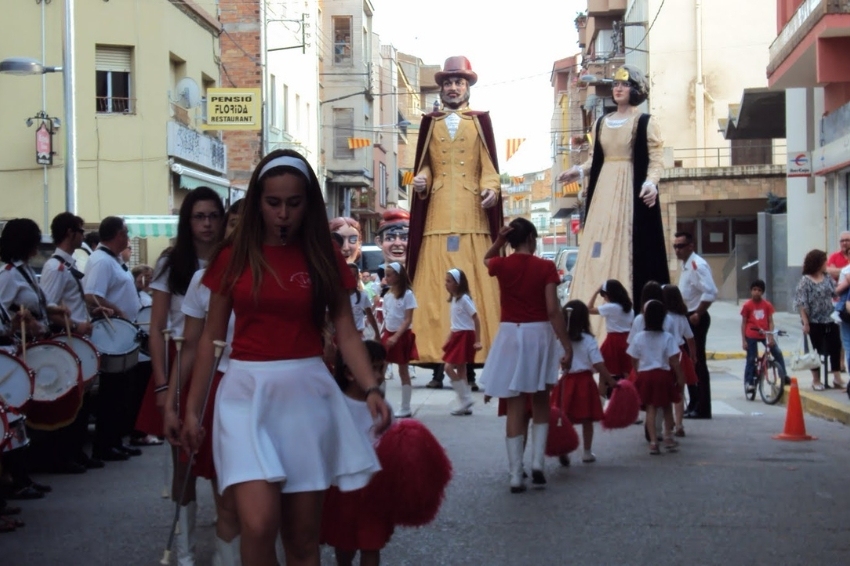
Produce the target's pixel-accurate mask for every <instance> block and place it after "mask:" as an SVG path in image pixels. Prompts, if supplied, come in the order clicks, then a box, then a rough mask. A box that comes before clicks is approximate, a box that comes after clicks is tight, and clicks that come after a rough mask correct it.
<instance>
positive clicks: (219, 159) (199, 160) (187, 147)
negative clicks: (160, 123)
mask: <svg viewBox="0 0 850 566" xmlns="http://www.w3.org/2000/svg"><path fill="white" fill-rule="evenodd" d="M166 151H167V152H168V155H169V156H171V157H178V158H180V159H182V160H183V161H186V162H189V163H195V164H197V165H200V166H201V167H205V168H206V169H211V170H213V171H217V172H218V173H221V174H225V173H227V147H226V146H225V145H224V144H223V143H222V142H220V141H218V140H217V139H215V138H213V137H210V136H206V135H204V134H202V133H201V132H198V131H196V130H193V129H191V128H187V127H186V126H184V125H182V124H178V123H177V122H168V140H167V143H166Z"/></svg>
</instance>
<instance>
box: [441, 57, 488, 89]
mask: <svg viewBox="0 0 850 566" xmlns="http://www.w3.org/2000/svg"><path fill="white" fill-rule="evenodd" d="M449 77H463V78H465V79H466V81H467V82H468V83H469V86H472V85H474V84H475V83H477V82H478V75H477V74H475V71H473V70H472V65H471V64H470V62H469V59H467V58H466V57H464V56H463V55H455V56H454V57H449V58H448V59H446V62H445V63H444V64H443V70H442V71H437V72H436V73H435V74H434V81H435V82H436V83H437V84H438V85H439V86H443V81H444V80H445V79H447V78H449Z"/></svg>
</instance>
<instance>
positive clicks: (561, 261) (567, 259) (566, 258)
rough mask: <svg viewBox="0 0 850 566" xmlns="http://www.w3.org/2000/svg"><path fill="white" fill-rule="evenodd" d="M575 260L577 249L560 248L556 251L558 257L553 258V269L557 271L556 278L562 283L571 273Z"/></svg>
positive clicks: (576, 258)
mask: <svg viewBox="0 0 850 566" xmlns="http://www.w3.org/2000/svg"><path fill="white" fill-rule="evenodd" d="M577 260H578V248H575V247H570V248H561V249H560V250H559V251H558V255H557V256H555V269H557V270H558V277H560V278H561V282H562V283H563V282H564V279H565V278H566V277H567V275H568V274H569V273H570V272H572V270H573V267H574V266H575V264H576V261H577Z"/></svg>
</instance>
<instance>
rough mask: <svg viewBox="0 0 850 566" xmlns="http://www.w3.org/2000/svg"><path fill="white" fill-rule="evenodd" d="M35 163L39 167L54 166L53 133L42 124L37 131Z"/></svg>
mask: <svg viewBox="0 0 850 566" xmlns="http://www.w3.org/2000/svg"><path fill="white" fill-rule="evenodd" d="M35 162H36V163H38V164H39V165H53V132H51V131H50V128H49V127H48V126H47V122H42V123H41V125H40V126H39V127H38V128H37V129H36V130H35Z"/></svg>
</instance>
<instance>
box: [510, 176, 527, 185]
mask: <svg viewBox="0 0 850 566" xmlns="http://www.w3.org/2000/svg"><path fill="white" fill-rule="evenodd" d="M524 180H525V179H524V178H523V177H511V183H513V184H514V185H521V184H522V182H523V181H524Z"/></svg>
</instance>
